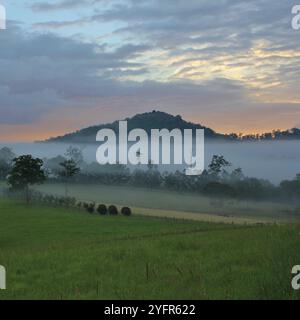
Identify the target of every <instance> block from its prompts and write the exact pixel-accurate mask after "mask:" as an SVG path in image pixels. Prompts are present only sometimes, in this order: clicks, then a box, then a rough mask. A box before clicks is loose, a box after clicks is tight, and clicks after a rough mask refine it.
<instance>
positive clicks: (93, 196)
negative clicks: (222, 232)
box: [37, 184, 300, 223]
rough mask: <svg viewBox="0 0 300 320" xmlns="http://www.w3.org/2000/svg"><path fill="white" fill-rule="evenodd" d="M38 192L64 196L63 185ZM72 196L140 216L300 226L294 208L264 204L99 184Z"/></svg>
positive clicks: (75, 188)
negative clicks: (125, 208)
mask: <svg viewBox="0 0 300 320" xmlns="http://www.w3.org/2000/svg"><path fill="white" fill-rule="evenodd" d="M37 188H38V190H40V191H42V192H45V193H50V194H56V195H64V193H65V186H64V185H63V184H44V185H41V186H38V187H37ZM69 193H70V195H71V196H74V197H76V199H78V200H81V201H95V202H96V203H101V202H103V203H106V204H111V203H113V204H117V205H120V206H122V205H127V206H128V205H129V206H131V207H134V208H137V210H138V212H139V213H140V214H145V215H151V216H166V217H174V218H187V219H193V220H200V221H203V220H204V221H214V222H229V223H231V222H238V223H244V222H247V223H251V222H254V223H256V222H271V223H272V222H275V221H277V222H278V221H279V222H280V221H283V222H286V221H287V222H300V208H297V207H295V206H293V205H290V204H286V203H284V204H280V203H274V202H263V201H259V202H258V201H257V202H255V201H237V200H224V201H217V202H216V201H213V200H212V199H210V198H208V197H204V196H201V195H198V194H192V193H178V192H171V191H166V190H155V189H154V190H153V189H144V188H134V187H127V186H107V185H99V184H97V185H95V184H88V185H87V184H73V185H70V186H69Z"/></svg>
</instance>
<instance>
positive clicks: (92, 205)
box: [86, 203, 95, 213]
mask: <svg viewBox="0 0 300 320" xmlns="http://www.w3.org/2000/svg"><path fill="white" fill-rule="evenodd" d="M86 210H87V212H88V213H94V211H95V203H90V204H87V206H86Z"/></svg>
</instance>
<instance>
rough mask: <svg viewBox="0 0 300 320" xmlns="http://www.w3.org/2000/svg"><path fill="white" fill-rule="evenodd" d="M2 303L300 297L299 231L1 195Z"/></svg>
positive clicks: (290, 226)
mask: <svg viewBox="0 0 300 320" xmlns="http://www.w3.org/2000/svg"><path fill="white" fill-rule="evenodd" d="M0 221H1V223H0V264H1V265H4V266H5V267H6V269H7V290H5V291H3V290H2V291H0V299H271V298H274V299H299V298H300V292H299V291H298V292H296V291H294V290H293V289H292V288H291V277H292V275H291V268H292V266H294V265H295V264H300V250H299V246H300V227H299V225H294V226H292V225H280V226H278V225H277V226H275V225H274V226H273V225H265V226H263V225H257V226H249V225H248V226H246V225H228V224H216V223H205V222H197V221H183V220H175V219H158V218H148V217H141V216H132V217H130V218H126V217H121V216H117V217H113V216H104V217H103V216H97V215H89V214H87V213H85V212H83V211H77V210H74V209H63V208H50V207H41V206H34V205H32V206H26V205H24V204H22V203H16V202H12V201H10V200H3V199H2V200H1V199H0Z"/></svg>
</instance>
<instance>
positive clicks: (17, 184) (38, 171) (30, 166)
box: [8, 155, 46, 203]
mask: <svg viewBox="0 0 300 320" xmlns="http://www.w3.org/2000/svg"><path fill="white" fill-rule="evenodd" d="M42 167H43V160H41V159H38V158H33V157H32V156H31V155H23V156H20V157H18V158H15V159H13V165H12V170H11V172H10V174H9V176H8V184H9V185H10V186H11V188H12V189H14V190H24V191H25V195H26V202H27V203H29V202H30V192H29V186H31V185H34V184H40V183H43V182H44V181H45V179H46V176H45V173H44V170H43V168H42Z"/></svg>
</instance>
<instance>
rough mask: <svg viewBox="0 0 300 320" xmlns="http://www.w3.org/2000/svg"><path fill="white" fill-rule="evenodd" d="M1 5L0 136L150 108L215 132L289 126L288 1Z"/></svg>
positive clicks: (299, 115)
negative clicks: (4, 24) (3, 22)
mask: <svg viewBox="0 0 300 320" xmlns="http://www.w3.org/2000/svg"><path fill="white" fill-rule="evenodd" d="M298 2H299V3H298V4H300V1H298ZM0 4H1V5H3V6H4V7H5V9H6V16H7V29H6V30H0V140H1V141H33V140H41V139H44V138H48V137H50V136H56V135H61V134H64V133H67V132H71V131H73V130H77V129H80V128H83V127H87V126H90V125H95V124H100V123H107V122H110V121H113V120H118V119H123V118H125V117H128V116H133V115H135V114H136V113H141V112H147V111H152V110H161V111H165V112H168V113H171V114H174V115H177V114H180V115H182V117H183V118H184V119H187V120H189V121H193V122H198V123H201V124H202V125H205V126H208V127H211V128H213V129H214V130H216V131H218V132H223V133H230V132H236V133H239V132H242V133H254V132H255V133H256V132H265V131H270V130H273V129H287V128H292V127H295V126H298V125H299V124H300V90H299V80H300V64H299V62H300V51H299V48H300V30H294V29H293V28H292V26H291V21H292V18H293V15H292V12H291V11H292V7H293V6H294V5H295V4H297V0H291V1H290V0H280V1H274V0H251V1H246V0H215V1H214V0H110V1H109V0H80V1H79V0H51V1H50V0H38V1H33V0H0Z"/></svg>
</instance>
